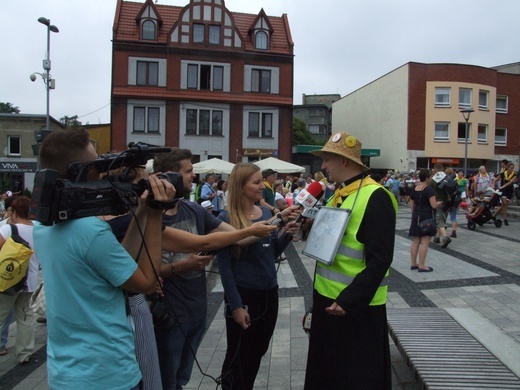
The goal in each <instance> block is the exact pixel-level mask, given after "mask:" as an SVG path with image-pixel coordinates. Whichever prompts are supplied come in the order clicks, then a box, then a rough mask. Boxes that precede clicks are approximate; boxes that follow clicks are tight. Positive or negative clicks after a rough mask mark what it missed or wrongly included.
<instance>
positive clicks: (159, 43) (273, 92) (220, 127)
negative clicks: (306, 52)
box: [111, 0, 294, 163]
mask: <svg viewBox="0 0 520 390" xmlns="http://www.w3.org/2000/svg"><path fill="white" fill-rule="evenodd" d="M293 47H294V45H293V42H292V37H291V32H290V28H289V22H288V18H287V15H286V14H283V15H282V16H281V17H275V16H268V15H266V13H265V12H264V10H263V9H261V10H260V11H259V13H258V14H257V15H253V14H244V13H237V12H231V11H229V10H228V9H227V8H226V6H225V4H224V0H190V1H189V4H187V5H186V6H185V7H178V6H169V5H160V4H155V3H154V2H153V1H152V0H146V1H145V2H144V3H136V2H130V1H123V0H118V2H117V7H116V14H115V19H114V27H113V61H112V66H113V69H112V113H111V114H112V139H111V143H112V149H113V150H122V149H125V148H126V146H127V144H128V143H130V142H138V141H142V142H147V143H150V144H154V145H161V146H163V145H166V146H174V147H182V148H188V149H191V150H192V152H193V154H194V162H197V161H203V160H206V159H209V158H212V157H218V158H221V159H224V160H228V161H230V162H233V163H235V162H240V161H249V160H256V159H258V158H259V157H268V156H275V157H278V158H280V159H283V160H287V161H290V159H291V132H292V105H293V74H294V56H293Z"/></svg>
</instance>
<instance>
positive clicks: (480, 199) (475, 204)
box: [468, 191, 491, 216]
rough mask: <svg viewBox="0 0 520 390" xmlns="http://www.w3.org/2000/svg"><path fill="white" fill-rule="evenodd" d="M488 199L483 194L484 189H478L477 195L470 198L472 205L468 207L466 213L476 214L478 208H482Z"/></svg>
mask: <svg viewBox="0 0 520 390" xmlns="http://www.w3.org/2000/svg"><path fill="white" fill-rule="evenodd" d="M490 199H491V198H490V197H489V196H485V193H484V191H478V192H477V197H476V198H473V199H471V202H472V205H471V206H470V207H469V209H468V215H469V216H473V215H475V214H477V212H478V210H480V209H483V208H484V207H485V205H486V203H487V202H489V201H490Z"/></svg>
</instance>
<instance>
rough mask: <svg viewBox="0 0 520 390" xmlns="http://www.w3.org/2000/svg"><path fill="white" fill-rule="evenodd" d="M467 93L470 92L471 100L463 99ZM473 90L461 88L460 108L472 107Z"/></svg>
mask: <svg viewBox="0 0 520 390" xmlns="http://www.w3.org/2000/svg"><path fill="white" fill-rule="evenodd" d="M466 93H469V102H466V101H462V99H463V97H465V95H466ZM472 95H473V90H472V89H471V88H463V87H460V88H459V108H471V100H472Z"/></svg>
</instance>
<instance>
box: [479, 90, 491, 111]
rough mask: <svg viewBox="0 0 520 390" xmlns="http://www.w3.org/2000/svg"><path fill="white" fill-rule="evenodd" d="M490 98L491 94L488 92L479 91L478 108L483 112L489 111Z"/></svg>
mask: <svg viewBox="0 0 520 390" xmlns="http://www.w3.org/2000/svg"><path fill="white" fill-rule="evenodd" d="M488 97H489V92H488V91H479V93H478V108H481V109H483V110H487V109H488Z"/></svg>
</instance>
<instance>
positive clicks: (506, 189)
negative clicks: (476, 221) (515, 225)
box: [493, 162, 518, 226]
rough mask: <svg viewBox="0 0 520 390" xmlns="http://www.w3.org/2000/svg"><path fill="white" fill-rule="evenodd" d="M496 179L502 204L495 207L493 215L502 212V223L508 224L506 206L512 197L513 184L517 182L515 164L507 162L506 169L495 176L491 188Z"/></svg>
mask: <svg viewBox="0 0 520 390" xmlns="http://www.w3.org/2000/svg"><path fill="white" fill-rule="evenodd" d="M497 181H500V187H498V191H500V192H502V195H501V201H502V204H501V205H500V207H499V208H498V209H496V211H495V213H494V215H493V216H494V217H496V216H497V215H499V214H500V213H502V217H504V225H506V226H509V221H508V220H507V217H508V215H507V207H508V204H509V202H511V200H512V199H513V193H514V184H515V183H517V182H518V175H517V174H516V172H515V164H513V163H511V162H508V163H507V165H506V170H505V171H503V172H501V173H500V175H497V176H496V177H495V181H494V182H493V188H494V187H495V183H496V182H497Z"/></svg>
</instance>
